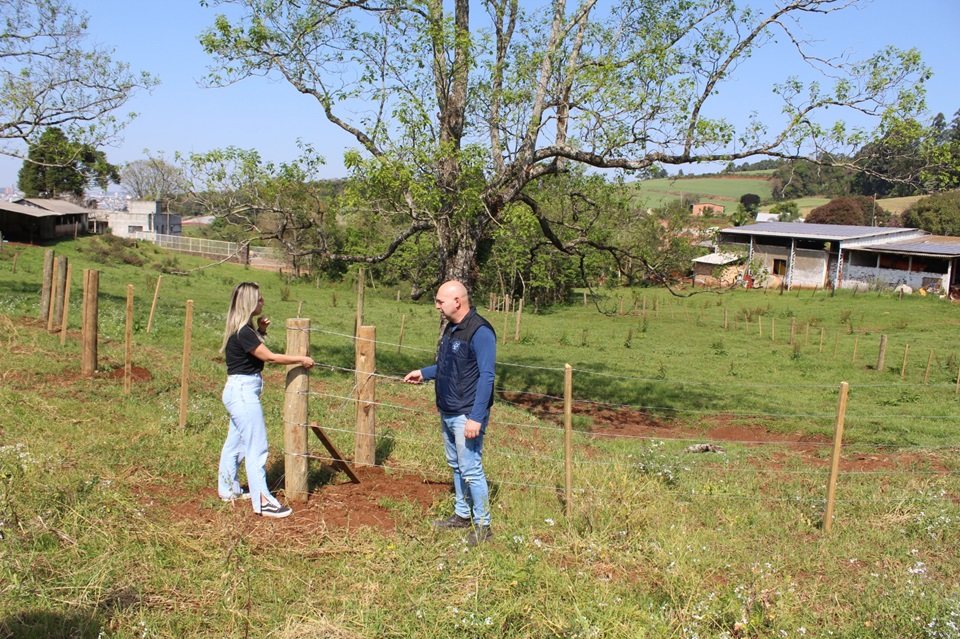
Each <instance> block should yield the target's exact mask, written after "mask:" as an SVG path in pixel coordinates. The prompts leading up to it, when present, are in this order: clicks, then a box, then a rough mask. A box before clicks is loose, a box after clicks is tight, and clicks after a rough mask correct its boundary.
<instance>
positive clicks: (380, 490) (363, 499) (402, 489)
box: [134, 466, 450, 539]
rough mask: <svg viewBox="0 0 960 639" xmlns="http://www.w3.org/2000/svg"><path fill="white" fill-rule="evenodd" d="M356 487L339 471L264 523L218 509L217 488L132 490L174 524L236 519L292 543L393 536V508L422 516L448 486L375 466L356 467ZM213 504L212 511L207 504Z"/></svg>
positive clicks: (246, 509)
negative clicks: (358, 533)
mask: <svg viewBox="0 0 960 639" xmlns="http://www.w3.org/2000/svg"><path fill="white" fill-rule="evenodd" d="M353 471H354V473H355V474H356V475H357V477H358V478H359V479H360V483H359V484H354V483H352V482H350V480H349V479H348V478H347V476H346V475H345V474H343V473H338V474H335V475H333V482H332V483H329V484H326V485H324V486H321V487H319V488H315V489H314V490H313V491H312V492H311V493H310V496H309V499H308V500H307V501H306V503H289V504H288V505H289V506H290V507H291V508H292V509H293V515H291V516H290V517H287V518H286V519H281V520H273V519H265V518H262V517H258V516H256V515H254V513H253V509H252V508H251V506H250V502H249V501H247V500H238V501H234V502H232V503H227V504H223V505H222V506H221V505H220V503H221V502H220V501H219V497H218V496H217V493H216V490H215V489H214V488H211V489H210V490H209V491H205V492H204V493H203V494H201V495H195V494H189V495H188V494H186V491H184V490H182V489H179V488H175V487H170V486H167V485H159V484H152V485H150V484H146V485H139V486H135V487H134V492H135V493H136V494H137V496H138V498H139V499H140V502H141V503H142V504H144V505H145V506H147V505H149V506H151V508H152V509H153V511H154V512H155V513H157V516H158V517H160V518H166V517H169V519H170V520H173V521H206V522H208V523H211V524H214V525H223V524H224V523H226V522H224V521H223V519H224V517H226V518H228V519H231V520H236V519H237V518H239V519H240V520H241V521H242V522H244V524H245V525H249V527H250V531H251V533H252V534H254V535H256V534H257V533H258V532H262V533H263V534H265V535H267V534H268V535H271V536H273V537H274V538H276V536H277V535H282V536H284V537H287V538H290V539H295V538H304V537H305V536H309V535H318V534H319V535H323V534H326V533H328V532H331V531H336V532H345V531H349V530H351V529H356V528H361V527H371V528H376V529H377V530H380V531H382V532H385V533H393V532H395V531H396V528H397V520H398V518H399V515H398V512H397V511H396V510H395V509H394V508H393V507H392V506H395V505H396V504H401V503H402V504H407V505H411V504H412V505H413V506H414V507H415V508H416V509H417V510H419V512H420V514H421V515H423V516H424V517H426V516H427V514H428V512H429V510H430V508H431V506H432V505H433V504H434V503H435V502H437V501H438V500H440V499H443V498H444V496H445V495H447V494H448V493H449V492H450V484H449V483H447V482H439V481H436V480H434V479H429V478H425V477H422V476H420V475H413V474H401V473H397V472H395V471H385V470H384V469H383V468H379V467H368V466H364V467H355V468H353ZM274 495H276V496H277V498H278V499H279V500H280V501H281V503H287V501H286V499H285V498H284V495H283V491H282V490H277V489H276V488H274ZM211 503H214V504H216V505H215V506H213V507H212V508H211V507H210V504H211Z"/></svg>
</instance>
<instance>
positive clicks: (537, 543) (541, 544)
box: [533, 539, 543, 548]
mask: <svg viewBox="0 0 960 639" xmlns="http://www.w3.org/2000/svg"><path fill="white" fill-rule="evenodd" d="M533 545H534V546H536V547H537V548H543V542H542V541H540V540H539V539H534V540H533Z"/></svg>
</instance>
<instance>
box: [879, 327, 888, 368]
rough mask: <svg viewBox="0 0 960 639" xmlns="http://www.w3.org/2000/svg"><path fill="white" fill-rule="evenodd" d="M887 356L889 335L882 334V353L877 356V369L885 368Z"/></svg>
mask: <svg viewBox="0 0 960 639" xmlns="http://www.w3.org/2000/svg"><path fill="white" fill-rule="evenodd" d="M886 358H887V336H886V335H881V336H880V355H879V356H878V357H877V370H878V371H882V370H883V364H884V360H886Z"/></svg>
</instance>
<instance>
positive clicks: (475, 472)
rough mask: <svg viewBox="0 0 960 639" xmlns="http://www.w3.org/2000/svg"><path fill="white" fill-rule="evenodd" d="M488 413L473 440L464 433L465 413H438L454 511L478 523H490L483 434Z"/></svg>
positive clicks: (481, 524)
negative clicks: (450, 470)
mask: <svg viewBox="0 0 960 639" xmlns="http://www.w3.org/2000/svg"><path fill="white" fill-rule="evenodd" d="M488 419H489V415H487V416H486V417H484V418H483V422H482V423H481V424H480V434H479V435H477V436H476V437H474V438H473V439H467V438H466V437H464V435H463V429H464V427H465V426H466V424H467V416H466V415H453V414H450V413H440V429H441V433H442V435H443V448H444V453H445V454H446V456H447V464H449V466H450V468H452V469H453V489H454V492H455V493H456V503H455V505H454V512H456V513H457V515H459V516H460V517H463V518H465V519H473V523H474V524H476V525H478V526H489V525H490V505H489V502H490V490H489V488H488V487H487V478H486V477H485V476H484V474H483V434H484V432H485V431H486V430H487V420H488Z"/></svg>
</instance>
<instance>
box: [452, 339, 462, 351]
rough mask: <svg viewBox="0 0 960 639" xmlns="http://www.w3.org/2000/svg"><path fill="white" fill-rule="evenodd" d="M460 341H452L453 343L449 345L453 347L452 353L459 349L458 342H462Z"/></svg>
mask: <svg viewBox="0 0 960 639" xmlns="http://www.w3.org/2000/svg"><path fill="white" fill-rule="evenodd" d="M462 343H463V342H454V343H453V344H451V345H450V347H451V348H452V349H453V352H454V353H456V352H457V351H458V350H460V344H462Z"/></svg>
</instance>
